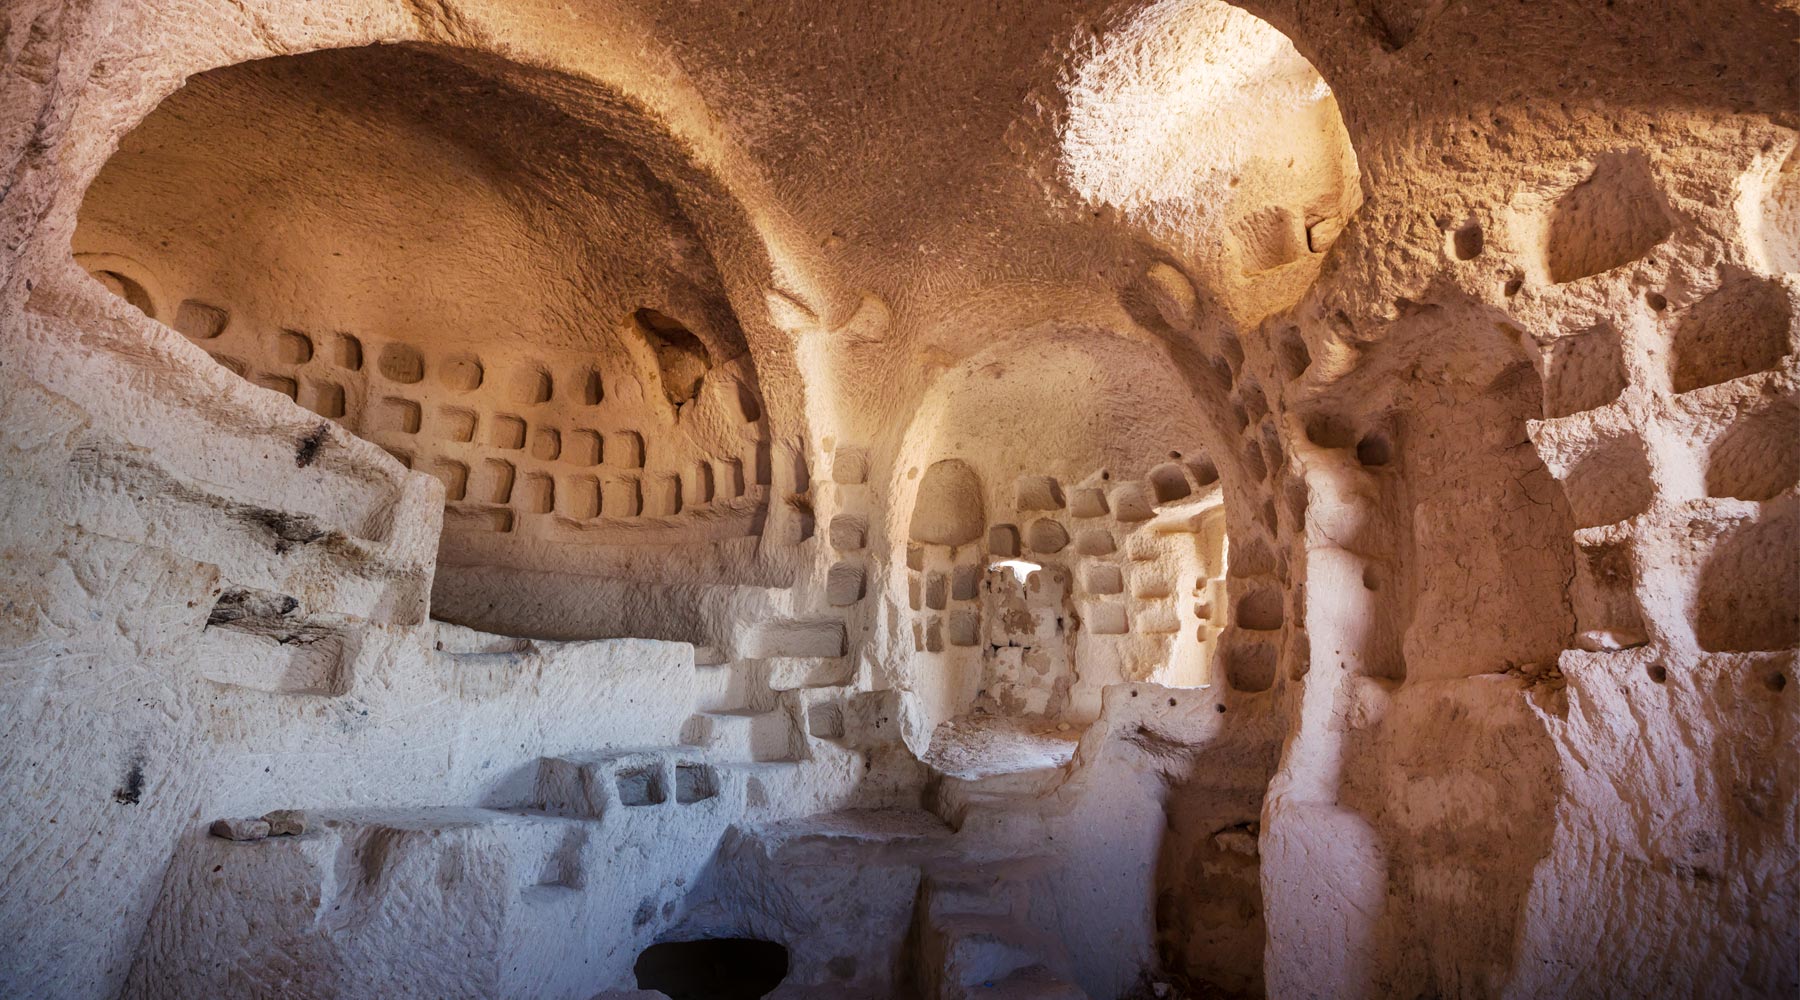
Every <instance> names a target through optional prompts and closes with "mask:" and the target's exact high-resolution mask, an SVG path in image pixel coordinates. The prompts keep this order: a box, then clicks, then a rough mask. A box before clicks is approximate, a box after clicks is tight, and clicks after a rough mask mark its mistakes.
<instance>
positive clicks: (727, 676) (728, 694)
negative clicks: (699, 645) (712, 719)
mask: <svg viewBox="0 0 1800 1000" xmlns="http://www.w3.org/2000/svg"><path fill="white" fill-rule="evenodd" d="M745 704H746V692H745V690H744V683H743V675H742V674H741V673H739V672H738V671H736V670H734V669H732V665H731V664H729V663H727V664H723V665H721V666H713V667H695V668H694V707H695V708H696V709H698V710H699V711H702V712H719V711H724V710H726V709H731V708H741V707H743V706H744V705H745Z"/></svg>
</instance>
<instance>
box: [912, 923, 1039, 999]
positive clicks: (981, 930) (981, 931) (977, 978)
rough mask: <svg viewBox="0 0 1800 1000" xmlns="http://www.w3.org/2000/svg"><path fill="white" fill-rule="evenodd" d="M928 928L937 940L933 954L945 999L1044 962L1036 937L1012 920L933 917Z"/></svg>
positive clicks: (995, 981)
mask: <svg viewBox="0 0 1800 1000" xmlns="http://www.w3.org/2000/svg"><path fill="white" fill-rule="evenodd" d="M927 927H928V929H929V933H930V935H931V936H932V937H934V938H936V939H937V940H936V944H937V947H935V948H933V949H932V951H933V952H934V953H935V957H936V958H937V964H938V972H939V979H938V982H939V983H940V984H941V989H940V992H941V993H942V994H943V995H944V996H955V995H956V991H957V990H959V989H962V990H967V989H970V988H972V987H977V986H985V985H986V984H990V983H997V982H999V981H1001V980H1004V979H1005V978H1006V977H1007V976H1010V975H1012V974H1013V973H1015V972H1018V971H1020V970H1022V969H1029V968H1032V967H1034V966H1040V965H1042V963H1043V956H1042V955H1041V954H1040V953H1039V949H1038V947H1037V941H1036V940H1035V939H1034V935H1033V934H1032V933H1031V932H1030V930H1029V929H1027V928H1026V927H1024V926H1022V925H1021V924H1019V923H1018V922H1017V921H1015V920H1013V919H1012V918H1011V917H996V916H988V915H984V914H975V913H962V914H955V915H951V916H943V917H936V918H933V919H931V920H930V921H929V923H928V924H927Z"/></svg>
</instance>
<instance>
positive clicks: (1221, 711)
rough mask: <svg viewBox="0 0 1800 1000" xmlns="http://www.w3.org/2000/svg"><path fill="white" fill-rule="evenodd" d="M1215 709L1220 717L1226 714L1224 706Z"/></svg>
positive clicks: (1217, 706)
mask: <svg viewBox="0 0 1800 1000" xmlns="http://www.w3.org/2000/svg"><path fill="white" fill-rule="evenodd" d="M1213 707H1214V708H1216V709H1218V710H1219V714H1220V715H1224V714H1225V706H1224V705H1214V706H1213Z"/></svg>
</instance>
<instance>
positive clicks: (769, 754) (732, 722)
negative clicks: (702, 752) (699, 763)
mask: <svg viewBox="0 0 1800 1000" xmlns="http://www.w3.org/2000/svg"><path fill="white" fill-rule="evenodd" d="M681 740H682V742H683V743H685V744H687V745H689V746H695V747H703V748H705V749H706V750H708V751H709V752H711V753H713V754H714V755H716V756H718V757H719V758H720V759H722V760H727V761H763V762H769V761H793V760H797V759H799V757H800V755H801V753H802V752H803V750H804V742H803V741H804V737H802V736H801V735H800V733H799V732H798V731H797V729H796V727H795V725H794V716H793V715H792V714H791V713H790V712H788V711H786V710H784V709H781V708H777V709H774V710H769V711H759V710H757V709H749V708H738V709H728V710H725V711H717V712H697V713H695V714H694V715H693V716H692V717H691V718H689V719H688V721H687V725H685V726H683V727H682V732H681Z"/></svg>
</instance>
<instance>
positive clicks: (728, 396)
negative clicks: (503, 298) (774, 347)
mask: <svg viewBox="0 0 1800 1000" xmlns="http://www.w3.org/2000/svg"><path fill="white" fill-rule="evenodd" d="M84 263H89V264H90V266H92V267H93V268H94V270H93V271H92V272H91V273H93V274H94V276H95V277H96V278H97V279H98V280H100V281H101V282H102V284H104V285H106V286H107V287H108V288H109V289H110V290H112V291H113V292H114V293H115V294H118V295H119V296H120V297H121V298H125V299H126V300H127V301H130V302H132V303H133V304H134V305H136V306H138V308H140V309H142V310H144V311H145V312H146V313H147V314H149V315H151V316H152V318H159V319H165V320H166V321H167V322H169V323H170V324H171V325H172V326H173V327H174V328H175V329H176V330H177V331H178V332H180V333H181V334H183V335H184V336H186V337H188V338H189V339H190V340H192V341H194V343H196V344H198V345H199V346H200V347H201V348H203V349H204V350H206V352H207V353H208V354H210V355H211V356H212V357H213V359H214V360H216V361H217V362H218V363H219V364H220V365H222V366H224V367H225V368H227V369H229V370H231V371H233V372H235V373H236V374H238V375H239V376H240V377H242V378H245V379H247V380H249V381H250V382H252V383H254V384H256V385H259V386H261V387H263V388H265V389H270V390H272V391H274V392H278V393H281V394H282V395H285V396H287V397H288V398H290V399H292V400H294V401H295V402H297V403H299V404H300V405H301V406H304V407H306V408H307V409H309V410H312V411H313V412H315V413H317V414H319V415H320V416H323V417H327V418H329V419H331V420H334V421H336V422H338V423H339V424H341V425H343V426H344V427H345V428H346V429H347V430H350V431H352V432H353V433H356V434H358V435H360V436H362V437H364V438H366V439H368V440H370V441H373V442H374V443H376V444H378V445H380V446H381V447H382V448H384V449H385V450H386V451H387V452H388V453H389V454H391V455H392V456H393V457H394V458H395V459H396V460H398V461H399V462H400V463H401V464H402V465H405V466H407V467H408V468H412V469H416V470H418V471H421V472H426V473H429V474H431V475H433V476H436V477H437V478H438V479H439V480H441V481H442V482H443V484H444V494H445V500H446V503H447V505H448V512H447V517H446V530H449V531H461V530H469V531H498V532H510V531H514V530H517V529H518V527H519V525H520V524H522V523H526V522H528V521H530V520H532V519H536V520H538V521H541V522H542V527H541V529H540V532H553V533H557V534H558V537H559V538H561V539H563V540H567V541H585V542H591V543H597V544H600V543H612V542H615V541H616V542H630V541H632V540H633V539H634V536H633V535H632V534H631V533H630V532H629V531H628V532H626V533H625V534H624V535H623V536H621V537H619V538H613V537H610V535H609V532H608V531H607V530H606V529H607V526H608V525H611V524H618V525H619V526H620V527H631V525H628V524H625V523H624V522H634V521H637V520H639V519H647V518H656V519H672V518H686V519H694V520H696V521H705V522H707V525H706V531H705V533H706V534H707V535H708V536H709V537H716V536H718V535H720V534H726V535H730V534H743V533H748V532H750V531H752V530H753V529H754V527H755V526H756V524H758V523H759V521H758V519H757V518H756V517H755V516H754V515H755V513H756V511H757V510H758V509H759V508H760V507H761V505H762V503H763V501H764V498H765V497H766V493H767V491H766V490H764V489H759V487H766V486H768V485H769V482H770V479H771V456H770V445H769V440H768V432H767V423H766V421H765V420H764V419H763V408H762V403H761V399H760V397H759V395H758V390H757V387H756V383H755V376H754V373H753V372H752V371H751V370H750V367H749V359H748V357H747V356H746V357H741V358H739V359H737V360H735V361H734V362H731V363H727V364H724V365H719V366H711V367H709V365H710V361H708V362H707V363H705V364H703V363H701V362H699V361H697V360H694V359H693V358H692V356H687V357H686V359H685V360H684V361H682V362H681V364H682V365H683V367H682V368H681V376H682V377H683V378H684V379H686V382H685V383H684V384H683V385H682V386H681V388H680V392H679V393H678V395H679V396H680V401H679V404H677V405H676V406H675V407H673V412H674V413H675V415H676V416H675V419H674V421H671V420H670V419H669V417H668V416H667V414H668V413H669V412H670V410H671V407H670V406H666V405H662V402H661V401H660V400H655V399H652V398H648V396H647V393H648V392H658V393H659V394H660V393H661V392H662V390H661V388H660V387H653V388H651V389H649V390H646V388H645V387H644V385H643V383H642V380H641V379H640V377H639V375H638V374H636V373H632V372H608V371H606V370H604V369H603V367H602V366H601V365H599V364H597V363H596V362H595V361H594V359H593V357H592V356H591V355H586V354H583V353H582V352H578V351H551V350H537V351H533V352H531V353H529V354H524V353H522V352H521V351H520V350H519V349H518V348H517V346H515V345H507V346H506V347H504V348H500V347H495V346H488V347H485V348H484V345H481V344H468V343H464V344H457V345H451V344H448V343H445V344H434V345H417V344H410V343H405V342H402V341H398V340H391V339H383V338H381V337H379V336H376V335H371V334H358V333H351V332H346V331H333V332H329V333H316V332H311V331H305V330H298V329H292V328H282V327H277V328H273V329H264V328H260V327H258V326H254V325H252V324H250V323H247V322H234V320H233V318H232V313H231V311H230V309H229V308H227V307H225V306H223V305H218V304H214V303H211V302H205V301H201V300H199V299H193V298H188V299H182V300H180V301H179V304H178V305H177V306H175V308H174V309H173V311H172V312H173V315H170V316H166V317H159V316H157V315H156V313H157V311H158V310H157V308H156V304H155V301H154V299H155V296H153V295H151V294H150V293H148V292H146V291H144V290H143V289H144V285H145V284H146V283H147V279H145V278H144V277H142V276H133V275H132V274H131V273H129V272H132V271H136V270H137V269H136V268H134V267H131V266H130V265H129V262H126V261H123V259H122V258H116V257H101V256H100V255H95V258H94V259H93V260H91V261H84ZM656 315H657V316H658V317H659V319H658V322H659V324H661V326H662V329H661V330H660V331H659V332H660V334H661V336H662V337H663V338H670V337H673V336H674V334H673V327H674V324H675V321H673V320H670V319H669V318H668V317H666V316H662V314H660V313H659V314H656ZM664 353H665V354H669V353H670V352H669V351H666V350H665V351H664ZM676 353H678V352H676ZM702 353H703V352H702ZM557 522H570V523H568V524H562V525H560V529H559V525H558V523H557ZM664 540H666V539H664Z"/></svg>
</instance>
